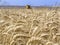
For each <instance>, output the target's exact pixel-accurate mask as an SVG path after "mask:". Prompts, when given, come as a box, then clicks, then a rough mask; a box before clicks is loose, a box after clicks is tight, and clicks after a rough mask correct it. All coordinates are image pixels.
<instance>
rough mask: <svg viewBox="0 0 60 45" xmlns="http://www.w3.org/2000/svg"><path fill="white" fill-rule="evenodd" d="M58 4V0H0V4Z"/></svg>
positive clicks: (59, 2) (59, 4) (59, 3)
mask: <svg viewBox="0 0 60 45" xmlns="http://www.w3.org/2000/svg"><path fill="white" fill-rule="evenodd" d="M4 5H5V6H7V5H9V6H25V5H31V6H60V0H0V6H4Z"/></svg>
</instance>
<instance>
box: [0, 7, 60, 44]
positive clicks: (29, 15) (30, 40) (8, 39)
mask: <svg viewBox="0 0 60 45" xmlns="http://www.w3.org/2000/svg"><path fill="white" fill-rule="evenodd" d="M0 45H60V8H32V9H25V8H0Z"/></svg>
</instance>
